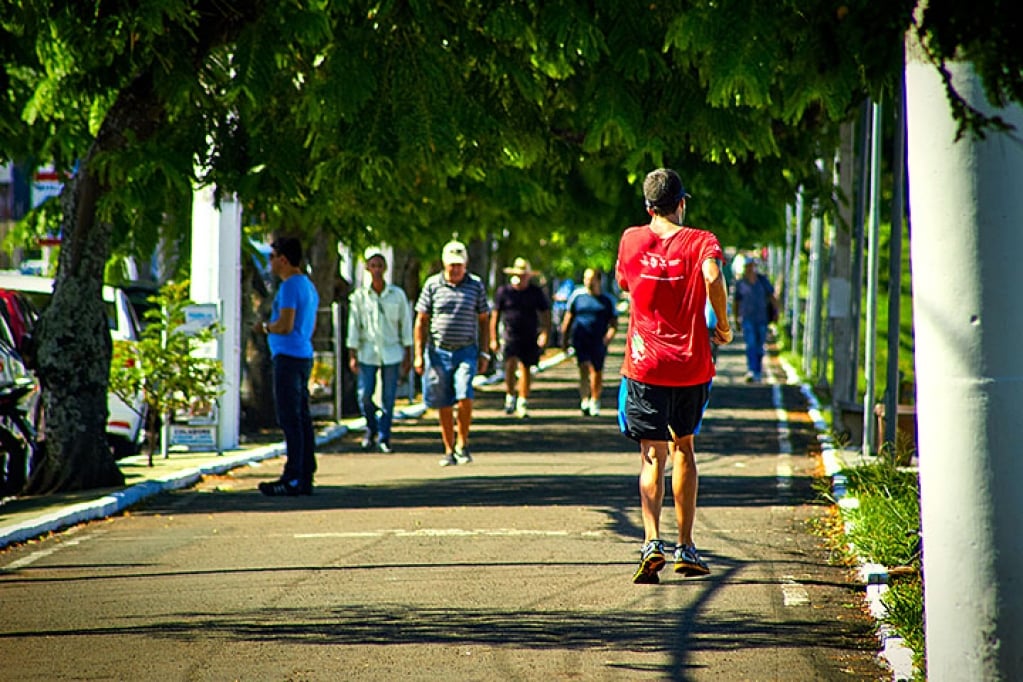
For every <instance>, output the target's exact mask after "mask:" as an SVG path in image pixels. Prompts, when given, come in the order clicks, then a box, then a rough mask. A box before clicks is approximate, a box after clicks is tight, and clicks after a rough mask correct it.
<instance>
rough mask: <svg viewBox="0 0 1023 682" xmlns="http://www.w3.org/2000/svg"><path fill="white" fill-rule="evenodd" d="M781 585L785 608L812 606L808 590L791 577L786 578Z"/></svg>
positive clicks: (782, 600)
mask: <svg viewBox="0 0 1023 682" xmlns="http://www.w3.org/2000/svg"><path fill="white" fill-rule="evenodd" d="M784 581H785V582H783V583H782V585H781V603H782V604H783V605H784V606H807V605H809V604H810V594H809V593H808V592H807V591H806V588H805V587H803V586H802V585H800V584H799V583H797V582H796V579H795V578H793V577H792V576H790V575H787V576H785V578H784Z"/></svg>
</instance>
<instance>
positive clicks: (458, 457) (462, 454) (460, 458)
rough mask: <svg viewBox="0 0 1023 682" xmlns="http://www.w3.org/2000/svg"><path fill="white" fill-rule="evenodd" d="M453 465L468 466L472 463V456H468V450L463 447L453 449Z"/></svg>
mask: <svg viewBox="0 0 1023 682" xmlns="http://www.w3.org/2000/svg"><path fill="white" fill-rule="evenodd" d="M454 458H455V464H469V463H470V462H472V455H470V454H469V448H467V447H465V446H464V445H463V446H462V447H460V448H455V454H454Z"/></svg>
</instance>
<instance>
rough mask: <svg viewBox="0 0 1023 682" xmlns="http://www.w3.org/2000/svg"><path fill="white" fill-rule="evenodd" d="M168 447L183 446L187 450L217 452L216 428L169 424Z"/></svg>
mask: <svg viewBox="0 0 1023 682" xmlns="http://www.w3.org/2000/svg"><path fill="white" fill-rule="evenodd" d="M170 445H171V447H174V446H179V447H180V446H184V447H187V448H188V449H189V450H208V451H210V452H215V451H216V450H217V427H216V426H184V425H181V424H171V427H170Z"/></svg>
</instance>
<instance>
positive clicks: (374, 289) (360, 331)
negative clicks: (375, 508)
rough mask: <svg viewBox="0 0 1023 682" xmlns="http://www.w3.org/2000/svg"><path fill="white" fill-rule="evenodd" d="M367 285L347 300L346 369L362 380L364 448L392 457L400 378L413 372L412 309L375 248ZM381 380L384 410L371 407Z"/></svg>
mask: <svg viewBox="0 0 1023 682" xmlns="http://www.w3.org/2000/svg"><path fill="white" fill-rule="evenodd" d="M363 258H364V260H365V261H366V272H368V273H369V275H370V280H369V282H368V284H366V285H365V286H363V287H360V288H359V289H357V290H356V291H355V292H354V293H353V294H352V296H351V299H350V300H349V311H348V336H347V339H346V344H345V345H346V346H347V347H348V366H349V367H350V368H351V370H352V372H353V373H355V374H356V376H357V377H358V396H359V411H360V412H361V413H362V416H363V417H365V418H366V435H365V436H364V437H363V439H362V449H363V450H364V451H369V450H373V449H377V450H379V451H380V452H384V453H389V452H391V451H392V450H391V424H392V422H393V420H394V399H395V396H396V394H397V392H398V377H399V376H403V375H406V374H408V371H409V369H410V368H411V367H412V306H411V305H409V300H408V296H406V295H405V292H404V291H403V290H402V289H401V288H400V287H397V286H395V285H393V284H388V283H387V282H386V281H385V280H384V273H385V272H387V260H386V259H385V258H384V254H383V252H382V251H381V250H380V249H378V248H376V247H370V248H368V249H366V253H365V254H364V256H363ZM378 373H379V375H380V382H381V386H380V394H381V395H380V402H381V404H380V405H377V404H376V403H374V402H373V395H374V393H375V392H376V382H377V374H378Z"/></svg>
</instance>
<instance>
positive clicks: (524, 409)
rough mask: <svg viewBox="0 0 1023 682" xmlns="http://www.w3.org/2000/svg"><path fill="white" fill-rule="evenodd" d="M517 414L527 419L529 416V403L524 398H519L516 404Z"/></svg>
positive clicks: (520, 417)
mask: <svg viewBox="0 0 1023 682" xmlns="http://www.w3.org/2000/svg"><path fill="white" fill-rule="evenodd" d="M515 415H516V416H517V417H518V418H519V419H527V418H528V417H529V405H528V404H527V403H526V400H525V399H524V398H519V401H518V403H517V404H516V405H515Z"/></svg>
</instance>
